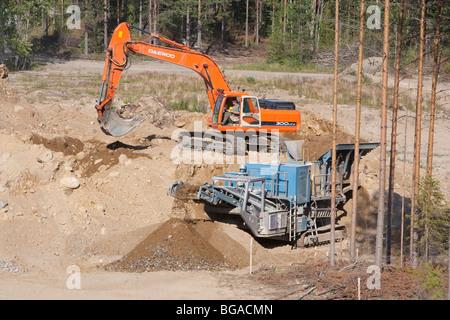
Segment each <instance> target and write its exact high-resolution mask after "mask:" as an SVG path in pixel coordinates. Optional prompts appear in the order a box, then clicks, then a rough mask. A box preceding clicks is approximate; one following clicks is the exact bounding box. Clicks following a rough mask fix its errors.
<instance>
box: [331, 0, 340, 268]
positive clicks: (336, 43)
mask: <svg viewBox="0 0 450 320" xmlns="http://www.w3.org/2000/svg"><path fill="white" fill-rule="evenodd" d="M335 1H336V12H335V20H334V21H335V22H334V87H333V148H332V155H331V204H330V206H331V208H330V210H331V216H330V265H331V266H332V267H334V265H335V259H334V253H335V219H336V129H337V90H338V53H339V0H335Z"/></svg>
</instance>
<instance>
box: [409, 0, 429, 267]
mask: <svg viewBox="0 0 450 320" xmlns="http://www.w3.org/2000/svg"><path fill="white" fill-rule="evenodd" d="M425 9H426V0H422V8H421V15H420V44H419V71H418V82H417V104H416V124H415V137H414V164H413V166H414V169H413V177H412V179H413V181H412V192H411V237H410V259H411V263H412V266H413V268H417V266H418V263H419V260H418V253H417V248H416V243H415V242H416V240H417V231H416V228H415V221H414V215H415V213H416V204H417V200H416V198H417V194H418V192H419V179H420V143H421V130H422V128H421V122H422V76H423V46H424V38H425Z"/></svg>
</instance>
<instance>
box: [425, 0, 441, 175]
mask: <svg viewBox="0 0 450 320" xmlns="http://www.w3.org/2000/svg"><path fill="white" fill-rule="evenodd" d="M441 11H442V0H441V1H439V3H438V12H437V16H436V36H435V38H434V60H433V79H432V84H431V105H430V131H429V133H428V152H427V174H428V175H431V174H432V171H433V144H434V120H435V116H436V86H437V80H438V74H439V36H440V30H439V27H440V26H439V25H440V22H441Z"/></svg>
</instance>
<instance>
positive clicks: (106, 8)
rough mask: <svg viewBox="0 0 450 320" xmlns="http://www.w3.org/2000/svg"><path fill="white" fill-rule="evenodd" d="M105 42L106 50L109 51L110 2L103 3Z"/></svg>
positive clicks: (105, 0) (106, 0)
mask: <svg viewBox="0 0 450 320" xmlns="http://www.w3.org/2000/svg"><path fill="white" fill-rule="evenodd" d="M103 42H104V45H105V50H107V49H108V0H104V2H103Z"/></svg>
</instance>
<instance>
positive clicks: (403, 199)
mask: <svg viewBox="0 0 450 320" xmlns="http://www.w3.org/2000/svg"><path fill="white" fill-rule="evenodd" d="M407 134H408V108H406V115H405V137H404V142H403V150H404V151H403V195H402V221H401V230H400V267H401V268H403V260H404V256H403V255H404V250H403V247H404V243H403V239H404V232H405V193H406V188H405V176H406V141H407V137H406V136H407Z"/></svg>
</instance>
